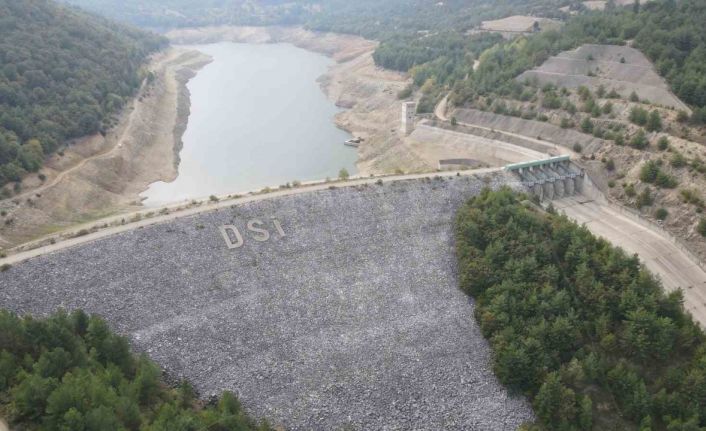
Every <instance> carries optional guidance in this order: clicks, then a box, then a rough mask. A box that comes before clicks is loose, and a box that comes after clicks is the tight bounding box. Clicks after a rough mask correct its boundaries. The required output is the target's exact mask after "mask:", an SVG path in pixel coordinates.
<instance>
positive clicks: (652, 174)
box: [640, 160, 659, 184]
mask: <svg viewBox="0 0 706 431" xmlns="http://www.w3.org/2000/svg"><path fill="white" fill-rule="evenodd" d="M658 173H659V166H657V163H655V162H654V160H649V161H647V162H645V164H644V165H642V168H640V181H642V182H645V183H650V184H651V183H654V182H655V180H657V174H658Z"/></svg>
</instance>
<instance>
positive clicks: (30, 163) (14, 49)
mask: <svg viewBox="0 0 706 431" xmlns="http://www.w3.org/2000/svg"><path fill="white" fill-rule="evenodd" d="M165 43H166V41H165V40H164V39H163V38H161V37H159V36H156V35H152V34H149V33H146V32H144V31H141V30H137V29H134V28H130V27H127V26H124V25H118V24H114V23H111V22H109V21H107V20H106V19H104V18H99V17H97V16H92V15H88V14H85V13H82V12H79V11H77V10H73V9H69V8H65V7H60V6H58V5H56V4H55V3H54V2H52V1H50V0H0V186H1V185H3V184H5V183H7V182H8V181H15V180H19V179H20V178H21V177H22V175H23V174H24V173H25V172H32V171H36V170H37V169H38V168H39V167H40V166H41V165H42V163H43V162H44V157H45V156H46V155H48V154H51V153H52V152H54V151H55V150H56V149H57V148H58V147H59V146H60V145H62V144H63V143H64V141H65V140H67V139H70V138H75V137H80V136H84V135H88V134H92V133H96V132H99V131H102V130H104V129H105V128H106V126H107V125H108V124H110V122H111V116H113V114H115V113H117V112H118V111H119V110H120V108H121V107H122V106H123V105H124V103H125V102H126V101H127V100H128V99H129V98H130V97H131V96H132V95H134V94H135V91H136V90H137V88H138V87H139V86H140V84H141V81H142V79H143V78H144V77H145V76H144V74H141V73H140V68H141V66H142V65H143V64H144V62H145V60H146V58H147V56H148V55H149V54H150V53H152V52H154V51H155V50H157V49H159V48H160V47H162V46H163V45H164V44H165Z"/></svg>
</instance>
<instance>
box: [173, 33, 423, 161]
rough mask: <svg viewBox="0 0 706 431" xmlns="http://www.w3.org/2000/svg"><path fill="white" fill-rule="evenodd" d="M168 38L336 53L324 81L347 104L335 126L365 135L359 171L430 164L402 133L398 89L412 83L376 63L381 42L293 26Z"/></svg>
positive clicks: (179, 41)
mask: <svg viewBox="0 0 706 431" xmlns="http://www.w3.org/2000/svg"><path fill="white" fill-rule="evenodd" d="M167 37H169V38H170V40H171V41H172V42H173V43H175V44H203V43H215V42H223V41H231V42H241V43H291V44H292V45H295V46H297V47H300V48H303V49H307V50H310V51H314V52H318V53H321V54H324V55H327V56H329V57H331V58H333V59H334V60H335V61H336V63H335V64H334V65H333V66H332V67H331V68H330V69H329V71H328V72H327V73H326V74H324V75H323V76H321V78H319V82H320V84H321V87H322V89H323V90H324V92H325V93H326V94H327V95H328V96H329V98H330V99H331V100H333V101H334V102H335V103H336V105H337V106H339V107H342V108H345V111H342V112H341V113H339V114H338V115H337V116H336V125H338V126H339V127H341V128H342V129H345V130H347V131H348V132H350V133H351V134H352V135H354V136H356V137H361V138H363V142H362V143H361V145H360V147H358V170H359V172H360V174H361V175H368V174H381V173H389V172H394V171H396V170H403V171H405V172H416V171H428V170H429V169H430V166H428V164H427V163H426V162H425V161H424V160H422V159H421V158H420V157H418V156H417V155H416V154H415V153H414V152H413V151H412V150H411V149H410V148H409V147H408V146H407V145H405V143H404V141H403V139H402V138H401V136H400V134H399V124H400V101H399V100H398V99H397V93H399V91H400V90H402V89H403V88H404V87H405V86H406V85H407V83H408V77H407V76H406V75H405V74H402V73H399V72H393V71H389V70H384V69H382V68H379V67H377V66H376V65H375V61H374V60H373V52H374V51H375V48H376V46H377V43H376V42H373V41H370V40H366V39H363V38H361V37H357V36H351V35H341V34H334V33H315V32H311V31H308V30H304V29H302V28H292V27H229V26H220V27H199V28H187V29H178V30H174V31H171V32H169V33H167Z"/></svg>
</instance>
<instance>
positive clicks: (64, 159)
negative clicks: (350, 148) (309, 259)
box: [0, 27, 429, 249]
mask: <svg viewBox="0 0 706 431" xmlns="http://www.w3.org/2000/svg"><path fill="white" fill-rule="evenodd" d="M167 36H168V37H169V38H170V39H171V40H172V42H173V43H174V44H177V45H179V44H205V43H216V42H222V41H232V42H245V43H291V44H293V45H295V46H297V47H300V48H303V49H306V50H309V51H313V52H317V53H321V54H324V55H327V56H329V57H331V58H333V60H334V61H335V63H334V65H332V66H331V67H330V69H329V70H328V71H327V72H326V73H325V74H324V75H323V76H321V77H320V78H319V79H318V82H319V83H320V85H321V88H322V90H323V91H324V93H325V94H326V95H327V96H328V97H329V98H330V99H331V100H332V101H334V103H335V104H336V105H337V106H339V107H342V108H345V110H344V111H342V112H341V113H339V114H338V115H337V116H336V118H335V123H336V125H337V126H338V127H340V128H342V129H344V130H346V131H348V132H349V133H351V134H353V135H355V136H358V137H362V138H364V142H363V144H362V145H361V146H360V147H359V148H358V162H357V167H358V170H359V172H360V173H361V175H368V174H382V173H390V172H395V171H400V170H402V171H405V172H421V171H425V170H428V169H429V167H428V166H426V165H425V163H424V162H423V161H422V160H419V159H418V158H417V157H416V156H414V155H413V154H412V153H410V152H409V150H407V149H406V148H405V147H404V145H403V143H402V139H401V138H400V137H399V135H398V132H397V130H396V128H397V125H398V123H399V119H398V117H399V101H398V100H397V97H396V95H397V93H398V92H399V90H401V89H402V88H404V86H405V85H406V84H407V81H408V78H407V77H406V76H405V75H404V74H401V73H397V72H391V71H386V70H382V69H380V68H378V67H376V66H375V63H374V61H373V58H372V53H373V52H374V50H375V47H376V46H377V43H376V42H373V41H370V40H366V39H363V38H360V37H356V36H350V35H340V34H333V33H314V32H311V31H307V30H304V29H301V28H289V27H287V28H282V27H204V28H189V29H180V30H176V31H172V32H170V33H168V34H167ZM209 61H210V59H209V58H208V57H207V56H206V55H205V54H203V53H200V52H198V51H193V50H191V51H189V50H187V49H185V48H184V47H179V46H177V47H172V48H169V49H168V50H167V51H165V52H162V53H160V54H158V55H157V56H156V57H155V58H154V59H153V61H152V62H151V64H150V65H149V69H150V70H151V71H152V72H153V73H154V75H155V80H154V81H153V82H152V83H151V84H150V85H145V86H144V87H143V88H142V89H141V90H140V92H139V94H138V95H137V96H136V97H135V99H134V100H133V101H132V102H131V103H130V104H129V106H128V107H126V109H125V111H124V113H123V115H122V116H121V119H120V122H119V124H118V125H117V126H116V127H114V128H113V129H112V130H111V131H110V132H109V133H108V134H107V135H106V136H105V137H103V136H101V135H95V136H90V137H86V138H82V139H80V140H77V141H76V142H74V143H73V144H72V145H70V146H68V147H67V150H66V151H65V152H64V155H63V156H58V155H56V156H53V157H52V159H51V160H49V162H48V163H47V165H46V167H45V168H44V169H43V170H42V173H44V174H45V175H46V177H47V179H46V180H45V182H40V181H39V180H38V179H37V178H36V177H32V178H28V179H26V180H25V183H24V185H25V191H24V192H23V193H22V194H20V195H18V196H15V197H13V198H12V199H8V200H5V201H2V202H0V209H2V210H4V211H5V212H6V213H7V215H8V217H7V219H9V220H12V221H11V222H10V223H7V224H4V225H3V226H0V247H2V248H5V249H8V248H11V247H14V246H16V245H19V244H23V243H25V242H27V241H30V240H34V239H36V238H40V237H43V236H46V235H49V234H52V233H55V232H59V231H62V230H63V229H66V228H69V227H71V226H75V225H77V224H81V223H85V222H87V221H91V220H96V219H100V218H102V217H105V216H108V215H114V214H121V213H129V212H134V211H135V210H137V209H140V208H142V206H141V205H140V196H139V195H140V193H142V192H143V191H144V190H146V189H147V188H148V186H149V185H150V184H151V183H154V182H156V181H166V182H168V181H172V180H173V179H174V178H176V176H177V173H178V171H177V168H178V164H179V152H180V151H181V148H182V145H183V144H182V141H181V137H182V135H183V133H184V131H185V130H186V127H187V122H188V116H189V111H190V97H189V92H188V88H187V87H186V83H187V82H188V81H189V79H191V78H192V77H193V76H195V74H196V73H197V72H198V70H199V69H200V68H201V67H203V66H204V65H205V64H207V63H208V62H209ZM234 192H236V191H234Z"/></svg>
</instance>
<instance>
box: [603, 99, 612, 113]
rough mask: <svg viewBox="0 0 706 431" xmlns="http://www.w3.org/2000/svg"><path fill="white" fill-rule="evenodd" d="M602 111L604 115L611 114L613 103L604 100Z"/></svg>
mask: <svg viewBox="0 0 706 431" xmlns="http://www.w3.org/2000/svg"><path fill="white" fill-rule="evenodd" d="M602 111H603V113H604V114H606V115H608V114H611V113H612V112H613V104H612V103H611V102H606V103H605V105H603V108H602Z"/></svg>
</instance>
